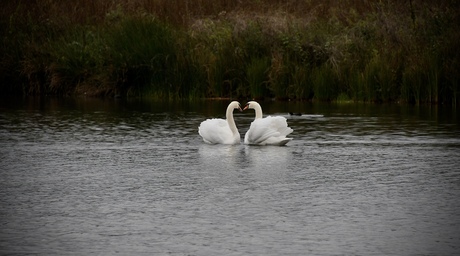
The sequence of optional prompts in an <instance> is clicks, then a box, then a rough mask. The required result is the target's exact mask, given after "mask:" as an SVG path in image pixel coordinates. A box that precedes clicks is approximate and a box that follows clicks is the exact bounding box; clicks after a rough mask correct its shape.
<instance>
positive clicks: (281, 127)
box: [198, 101, 293, 146]
mask: <svg viewBox="0 0 460 256" xmlns="http://www.w3.org/2000/svg"><path fill="white" fill-rule="evenodd" d="M235 109H239V110H240V111H243V110H246V109H254V110H255V113H256V118H255V119H254V121H253V122H252V123H251V126H250V127H249V130H248V131H247V132H246V135H245V136H244V144H249V145H277V146H283V145H286V143H288V142H289V141H291V140H292V138H286V136H287V135H289V134H290V133H291V132H293V130H292V129H291V128H289V127H288V125H287V121H286V118H284V117H282V116H267V117H265V118H263V117H262V107H261V106H260V105H259V103H257V102H255V101H249V102H248V103H247V104H246V106H245V107H244V109H241V105H240V103H239V102H238V101H232V102H231V103H230V104H229V105H228V107H227V113H226V120H224V119H218V118H213V119H207V120H206V121H203V122H201V124H200V126H199V127H198V133H199V134H200V135H201V137H203V140H204V142H206V143H209V144H239V143H240V133H239V132H238V129H237V128H236V124H235V120H234V119H233V110H235Z"/></svg>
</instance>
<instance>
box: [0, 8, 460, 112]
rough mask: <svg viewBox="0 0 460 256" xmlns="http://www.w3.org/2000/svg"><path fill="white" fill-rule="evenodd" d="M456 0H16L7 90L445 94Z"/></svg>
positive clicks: (8, 13)
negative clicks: (373, 0) (375, 0)
mask: <svg viewBox="0 0 460 256" xmlns="http://www.w3.org/2000/svg"><path fill="white" fill-rule="evenodd" d="M459 9H460V8H459V5H458V3H457V2H456V1H450V0H443V1H437V2H426V1H422V0H413V1H409V2H400V1H385V2H382V1H380V2H372V1H362V0H346V1H326V2H324V1H320V0H312V1H281V0H267V1H230V0H217V1H204V0H198V1H190V0H184V1H168V0H153V1H152V0H135V1H118V2H113V1H110V0H101V1H89V0H77V1H35V2H29V1H19V2H18V1H13V0H7V1H5V3H3V8H2V10H0V25H1V26H0V33H1V35H2V38H3V40H2V41H1V43H2V45H1V46H2V48H1V49H0V57H1V61H0V71H1V72H0V80H1V84H0V91H1V92H2V93H3V94H57V95H67V94H70V95H72V94H87V95H95V96H113V95H121V96H131V97H133V96H135V97H157V98H201V97H232V98H236V97H241V98H264V97H267V98H273V97H274V98H277V99H283V100H286V99H296V100H327V101H331V100H339V101H347V100H349V99H352V100H355V101H368V102H393V101H403V102H411V103H424V102H432V103H452V104H456V102H457V101H458V98H459V97H460V95H459V89H458V88H459V85H458V83H459V77H460V74H459V72H460V71H459V70H460V64H459V59H460V55H459V51H458V46H457V44H458V41H459V40H460V32H459V31H460V27H459V26H460V25H459V24H460V19H459V16H460V12H459V11H458V10H459Z"/></svg>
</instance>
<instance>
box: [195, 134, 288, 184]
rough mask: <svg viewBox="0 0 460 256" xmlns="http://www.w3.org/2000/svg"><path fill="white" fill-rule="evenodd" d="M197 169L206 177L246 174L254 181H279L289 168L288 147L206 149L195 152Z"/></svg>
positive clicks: (220, 145)
mask: <svg viewBox="0 0 460 256" xmlns="http://www.w3.org/2000/svg"><path fill="white" fill-rule="evenodd" d="M198 152H199V157H200V165H201V166H202V170H203V171H204V172H211V173H209V175H212V176H214V175H216V174H219V175H222V176H226V177H229V176H234V175H238V173H241V172H246V173H250V174H251V176H253V177H254V178H256V179H257V180H273V179H276V180H279V179H280V176H283V175H285V173H286V172H288V170H289V169H290V168H292V166H290V162H291V160H292V150H291V148H290V147H289V146H285V147H279V146H250V145H244V144H241V145H222V144H218V145H209V144H205V143H204V144H201V145H200V146H199V149H198Z"/></svg>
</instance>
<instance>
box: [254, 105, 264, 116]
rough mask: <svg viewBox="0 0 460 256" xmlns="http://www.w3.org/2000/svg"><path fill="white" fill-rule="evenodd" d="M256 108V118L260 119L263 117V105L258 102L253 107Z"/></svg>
mask: <svg viewBox="0 0 460 256" xmlns="http://www.w3.org/2000/svg"><path fill="white" fill-rule="evenodd" d="M252 108H253V109H254V111H255V112H256V119H259V118H262V116H263V115H262V107H261V106H260V105H259V104H258V103H256V104H254V106H253V107H252Z"/></svg>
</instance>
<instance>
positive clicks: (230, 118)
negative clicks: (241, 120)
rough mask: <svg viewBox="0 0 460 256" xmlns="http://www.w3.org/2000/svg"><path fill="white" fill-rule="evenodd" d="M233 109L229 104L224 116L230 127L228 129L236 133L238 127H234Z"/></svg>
mask: <svg viewBox="0 0 460 256" xmlns="http://www.w3.org/2000/svg"><path fill="white" fill-rule="evenodd" d="M233 109H234V108H233V107H232V106H230V105H229V106H228V107H227V113H226V114H225V117H226V118H227V123H228V126H229V127H230V130H231V131H232V133H233V134H236V133H237V132H238V129H237V128H236V124H235V119H233Z"/></svg>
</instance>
